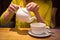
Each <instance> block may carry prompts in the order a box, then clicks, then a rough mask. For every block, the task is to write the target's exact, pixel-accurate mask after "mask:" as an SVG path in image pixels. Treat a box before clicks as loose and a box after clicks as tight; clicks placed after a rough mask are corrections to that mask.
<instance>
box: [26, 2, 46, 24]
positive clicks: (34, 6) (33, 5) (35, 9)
mask: <svg viewBox="0 0 60 40" xmlns="http://www.w3.org/2000/svg"><path fill="white" fill-rule="evenodd" d="M26 7H27V9H28V10H29V11H33V12H34V14H35V16H36V18H37V21H38V22H42V23H45V22H44V20H43V18H42V17H41V15H40V14H39V12H38V10H39V6H38V5H37V4H36V3H34V2H30V3H28V4H27V5H26Z"/></svg>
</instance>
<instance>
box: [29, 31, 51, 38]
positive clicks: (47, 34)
mask: <svg viewBox="0 0 60 40" xmlns="http://www.w3.org/2000/svg"><path fill="white" fill-rule="evenodd" d="M28 33H29V34H30V35H31V36H34V37H48V36H50V35H51V31H49V32H48V31H47V32H45V33H43V34H34V33H33V32H32V31H31V30H30V31H29V32H28Z"/></svg>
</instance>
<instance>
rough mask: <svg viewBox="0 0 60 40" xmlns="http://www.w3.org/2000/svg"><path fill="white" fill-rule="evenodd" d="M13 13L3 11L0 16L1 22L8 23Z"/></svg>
mask: <svg viewBox="0 0 60 40" xmlns="http://www.w3.org/2000/svg"><path fill="white" fill-rule="evenodd" d="M13 15H14V14H10V13H9V12H5V13H3V14H2V16H1V24H7V23H9V22H10V20H11V18H12V16H13Z"/></svg>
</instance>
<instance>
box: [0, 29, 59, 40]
mask: <svg viewBox="0 0 60 40" xmlns="http://www.w3.org/2000/svg"><path fill="white" fill-rule="evenodd" d="M29 30H30V28H0V40H60V29H51V31H52V32H53V34H52V35H51V36H50V37H46V38H36V37H32V36H30V35H29V34H28V31H29Z"/></svg>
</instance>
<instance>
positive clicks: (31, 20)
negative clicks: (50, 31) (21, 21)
mask: <svg viewBox="0 0 60 40" xmlns="http://www.w3.org/2000/svg"><path fill="white" fill-rule="evenodd" d="M34 20H36V17H35V16H34V17H32V18H30V19H29V21H28V23H31V22H33V21H34Z"/></svg>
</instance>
